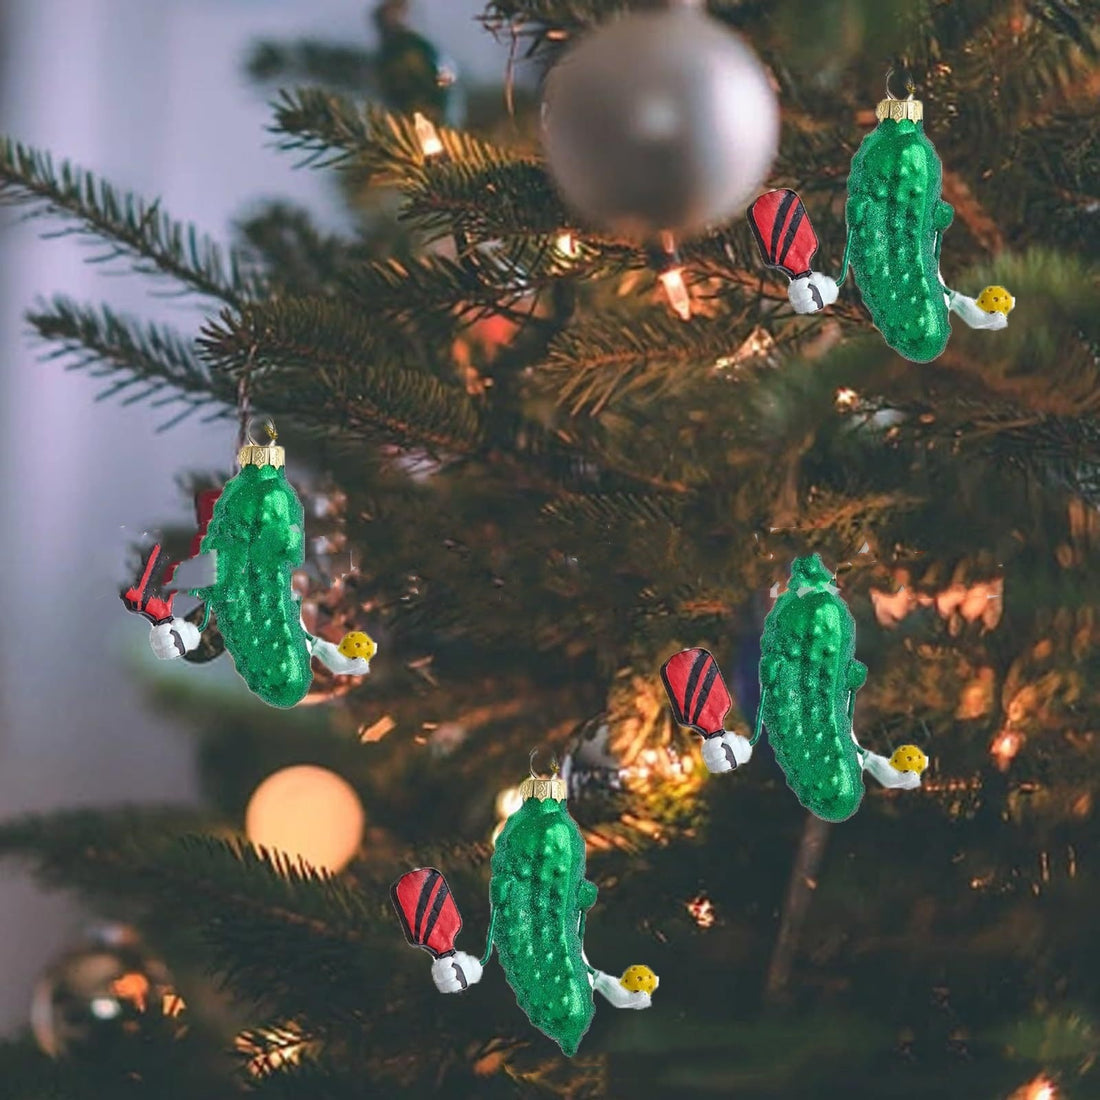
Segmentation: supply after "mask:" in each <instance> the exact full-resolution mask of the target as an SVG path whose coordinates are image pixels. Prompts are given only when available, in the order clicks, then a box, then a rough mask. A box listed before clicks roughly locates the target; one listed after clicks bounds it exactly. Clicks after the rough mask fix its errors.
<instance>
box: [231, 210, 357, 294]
mask: <svg viewBox="0 0 1100 1100" xmlns="http://www.w3.org/2000/svg"><path fill="white" fill-rule="evenodd" d="M240 232H241V235H242V237H243V238H244V245H243V248H244V249H247V250H248V251H249V252H250V253H252V254H254V255H255V257H256V261H257V263H258V264H259V265H260V266H262V267H263V269H264V272H265V275H266V278H267V280H268V282H269V284H270V285H271V286H272V287H273V288H278V290H279V291H280V292H282V293H285V294H292V295H295V296H296V297H303V296H305V295H312V294H320V293H325V294H331V293H333V292H334V291H335V290H336V288H337V286H338V285H339V279H340V277H341V275H342V274H343V273H344V272H345V271H346V270H347V269H348V268H349V267H350V266H352V265H353V264H361V263H363V262H365V261H367V260H369V259H370V249H369V247H368V246H367V245H366V244H365V243H360V242H354V243H349V242H348V241H347V240H345V239H344V238H343V237H340V236H337V235H335V234H330V233H324V232H322V231H321V230H320V229H319V228H318V227H317V226H316V225H315V223H314V222H313V219H312V217H311V216H310V214H309V212H308V211H307V210H305V209H303V208H302V207H299V206H294V205H291V204H290V203H284V202H274V203H270V204H268V205H267V206H265V207H264V208H263V209H262V210H261V211H260V212H258V213H256V214H254V215H253V216H252V217H250V218H248V219H246V220H245V221H244V222H242V223H241V225H240Z"/></svg>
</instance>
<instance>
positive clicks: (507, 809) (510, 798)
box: [496, 787, 523, 818]
mask: <svg viewBox="0 0 1100 1100" xmlns="http://www.w3.org/2000/svg"><path fill="white" fill-rule="evenodd" d="M522 805H523V795H521V794H520V793H519V787H505V788H504V790H503V791H501V792H500V794H498V795H497V805H496V810H497V817H500V818H509V817H511V816H512V814H514V813H515V812H516V810H518V809H519V808H520V806H522Z"/></svg>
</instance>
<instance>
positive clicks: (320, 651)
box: [310, 638, 370, 676]
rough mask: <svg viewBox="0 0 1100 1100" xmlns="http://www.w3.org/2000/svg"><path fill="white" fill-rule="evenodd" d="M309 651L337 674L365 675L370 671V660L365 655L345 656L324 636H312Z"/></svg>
mask: <svg viewBox="0 0 1100 1100" xmlns="http://www.w3.org/2000/svg"><path fill="white" fill-rule="evenodd" d="M310 652H311V653H312V654H313V656H314V657H316V658H317V660H319V661H320V662H321V664H323V665H324V666H325V668H327V669H328V670H329V671H330V672H335V673H336V675H337V676H366V674H367V673H368V672H370V661H368V660H367V659H366V658H365V657H346V656H344V654H343V653H341V652H340V647H339V646H338V645H335V644H334V643H333V642H327V641H325V639H324V638H314V639H313V643H312V649H311V651H310Z"/></svg>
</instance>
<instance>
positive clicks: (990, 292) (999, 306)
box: [975, 286, 1016, 317]
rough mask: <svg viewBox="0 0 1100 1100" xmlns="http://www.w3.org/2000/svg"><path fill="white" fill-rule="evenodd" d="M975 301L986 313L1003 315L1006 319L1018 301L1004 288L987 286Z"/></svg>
mask: <svg viewBox="0 0 1100 1100" xmlns="http://www.w3.org/2000/svg"><path fill="white" fill-rule="evenodd" d="M975 301H976V302H977V303H978V305H979V306H980V307H981V308H982V309H984V310H985V311H986V313H1003V314H1004V315H1005V316H1006V317H1007V316H1008V315H1009V314H1010V313H1011V312H1012V307H1013V306H1014V305H1015V304H1016V299H1015V298H1013V297H1012V295H1011V294H1009V292H1008V291H1007V290H1005V288H1004V287H1003V286H987V287H986V288H985V290H983V291H982V292H981V294H979V295H978V297H977V298H976V299H975Z"/></svg>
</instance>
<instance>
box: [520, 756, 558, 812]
mask: <svg viewBox="0 0 1100 1100" xmlns="http://www.w3.org/2000/svg"><path fill="white" fill-rule="evenodd" d="M536 752H538V749H533V750H532V752H531V775H530V777H529V778H527V779H525V780H524V781H523V782H522V783H520V785H519V794H520V797H521V798H522V799H523V801H524V802H526V801H527V800H528V799H531V798H537V799H538V800H539V801H540V802H545V801H546V800H547V799H548V798H551V799H553V800H554V801H555V802H564V801H565V799H566V796H567V795H568V794H569V785H568V784H567V783H566V782H565V780H564V779H561V778H560V777H559V776H558V762H557V760H555V761H554V763H553V769H554V773H553V775H549V776H541V775H536V774H535V753H536Z"/></svg>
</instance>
